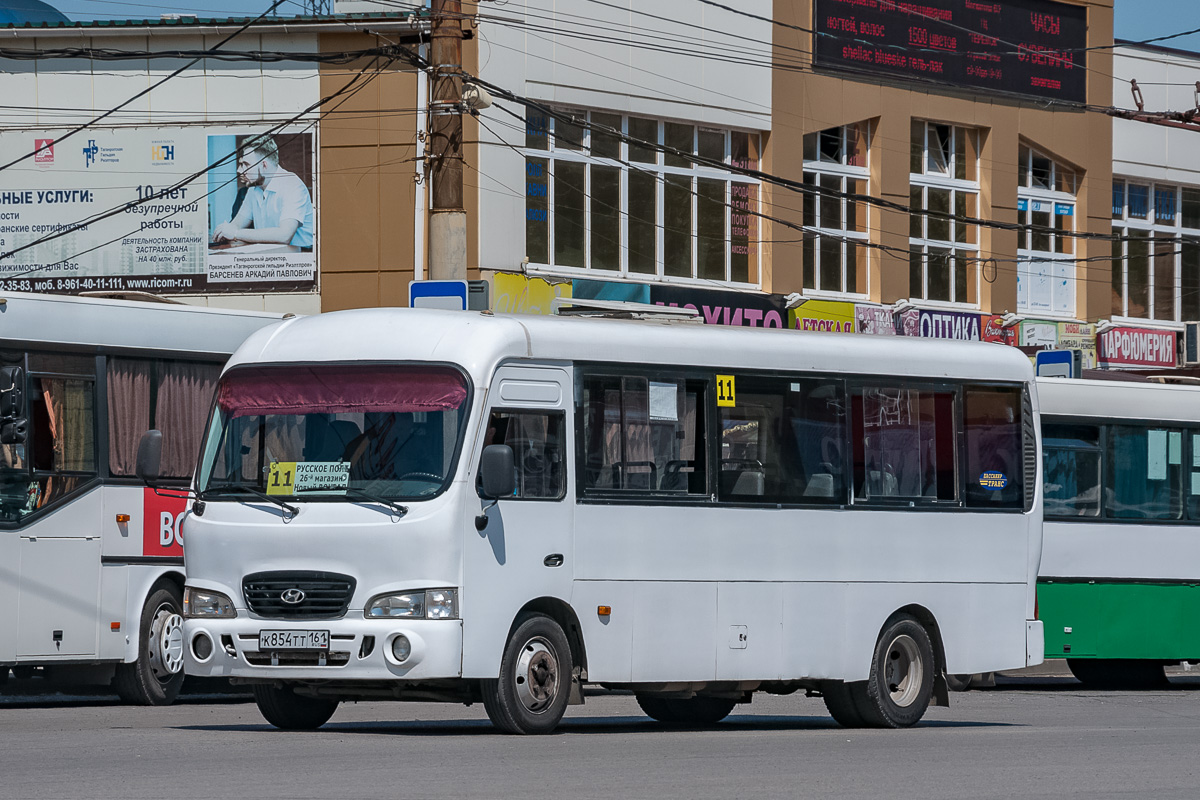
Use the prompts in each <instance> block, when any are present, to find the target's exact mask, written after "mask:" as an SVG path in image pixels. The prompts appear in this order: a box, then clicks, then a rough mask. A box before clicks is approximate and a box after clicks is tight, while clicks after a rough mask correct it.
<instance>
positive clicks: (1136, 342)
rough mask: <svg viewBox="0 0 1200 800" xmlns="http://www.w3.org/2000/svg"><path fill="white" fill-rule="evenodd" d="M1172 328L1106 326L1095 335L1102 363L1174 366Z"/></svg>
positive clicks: (1097, 352)
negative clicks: (1105, 328) (1106, 327)
mask: <svg viewBox="0 0 1200 800" xmlns="http://www.w3.org/2000/svg"><path fill="white" fill-rule="evenodd" d="M1177 338H1178V337H1177V335H1176V333H1175V331H1163V330H1155V329H1152V328H1110V329H1108V330H1106V331H1105V332H1104V333H1102V334H1100V335H1099V336H1097V337H1096V355H1097V356H1098V360H1099V362H1100V366H1102V367H1166V368H1170V367H1174V366H1175V358H1176V355H1175V353H1176V339H1177Z"/></svg>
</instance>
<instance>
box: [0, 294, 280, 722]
mask: <svg viewBox="0 0 1200 800" xmlns="http://www.w3.org/2000/svg"><path fill="white" fill-rule="evenodd" d="M281 318H282V315H281V314H265V313H252V312H245V311H216V310H209V309H205V308H193V307H190V306H184V305H178V304H167V303H151V302H132V301H120V300H104V299H98V298H83V297H55V296H50V295H37V294H21V293H16V292H4V293H0V608H3V609H4V613H2V614H0V683H3V682H4V681H5V680H6V679H7V678H8V676H9V673H10V670H11V672H12V673H14V674H15V675H17V676H18V677H25V676H33V675H35V674H40V675H43V676H45V677H47V678H51V679H53V680H54V681H55V683H57V684H59V685H70V684H76V683H105V684H107V683H110V682H111V684H112V686H113V687H114V688H115V689H116V690H117V693H118V694H119V695H120V696H121V697H122V698H123V699H124V700H126V701H128V702H133V703H141V704H155V705H158V704H164V703H169V702H171V701H172V700H173V699H174V698H175V696H176V694H177V693H178V692H179V687H180V684H181V683H182V681H183V671H182V667H183V638H182V621H181V618H180V616H179V612H180V610H181V607H182V602H183V550H182V546H181V540H180V536H179V526H178V521H179V519H180V517H181V516H182V515H183V513H184V511H185V509H186V506H187V503H186V499H185V495H181V493H180V491H178V490H186V489H187V486H188V484H189V482H190V480H191V477H192V470H193V469H194V468H195V463H196V457H197V452H198V451H199V449H200V438H201V434H202V433H203V430H204V424H205V421H206V419H207V416H208V412H209V408H210V406H211V403H212V395H213V389H214V387H215V385H216V381H217V377H218V376H219V375H220V373H221V367H222V365H223V364H224V363H225V360H226V359H227V358H228V357H229V354H230V353H232V352H233V350H234V348H236V347H237V346H238V345H239V344H240V343H241V342H242V340H243V339H245V338H246V336H247V335H249V334H250V333H251V332H252V331H254V330H256V329H258V328H261V327H262V326H263V325H267V324H271V323H275V322H278V321H279V320H280V319H281ZM151 427H157V428H158V429H160V430H162V431H163V432H164V436H165V449H164V451H163V459H162V477H163V485H164V486H165V487H176V489H177V491H175V492H170V491H165V490H164V491H163V492H162V494H161V495H160V494H159V493H157V492H155V491H153V490H151V489H147V488H146V487H145V486H144V485H143V484H142V482H141V481H139V480H138V479H137V477H136V476H135V475H134V466H135V459H136V455H137V448H138V441H139V439H140V438H141V436H142V434H144V433H145V432H146V430H147V429H149V428H151ZM172 494H173V495H174V496H171V495H172Z"/></svg>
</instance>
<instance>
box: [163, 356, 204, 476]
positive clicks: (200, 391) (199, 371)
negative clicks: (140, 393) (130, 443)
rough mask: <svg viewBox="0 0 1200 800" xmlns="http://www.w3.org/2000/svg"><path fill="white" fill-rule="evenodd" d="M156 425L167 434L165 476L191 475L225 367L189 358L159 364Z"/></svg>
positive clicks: (165, 435) (164, 453)
mask: <svg viewBox="0 0 1200 800" xmlns="http://www.w3.org/2000/svg"><path fill="white" fill-rule="evenodd" d="M156 366H157V370H156V373H157V375H156V377H157V380H158V386H157V394H156V397H155V407H154V425H155V427H157V428H158V430H160V431H162V434H163V451H162V476H163V477H164V478H190V477H192V472H193V471H194V470H195V469H196V458H197V456H198V455H199V454H200V437H202V436H203V435H204V424H205V422H207V420H208V413H209V409H210V408H211V407H212V398H213V390H214V388H215V387H216V384H217V378H218V377H219V376H220V374H221V367H220V366H218V365H216V364H201V363H195V362H188V361H160V362H159V363H158V364H157V365H156Z"/></svg>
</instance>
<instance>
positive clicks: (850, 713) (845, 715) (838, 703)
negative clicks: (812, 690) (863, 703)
mask: <svg viewBox="0 0 1200 800" xmlns="http://www.w3.org/2000/svg"><path fill="white" fill-rule="evenodd" d="M854 694H855V692H854V691H853V684H849V683H843V682H842V681H830V682H829V683H827V684H825V685H824V686H823V687H822V688H821V695H822V697H823V699H824V700H825V708H826V709H828V710H829V716H831V717H833V721H834V722H836V723H837V724H839V725H841V726H842V727H843V728H861V727H863V724H864V723H863V718H862V714H859V713H858V703H857V702H856V701H855V698H854Z"/></svg>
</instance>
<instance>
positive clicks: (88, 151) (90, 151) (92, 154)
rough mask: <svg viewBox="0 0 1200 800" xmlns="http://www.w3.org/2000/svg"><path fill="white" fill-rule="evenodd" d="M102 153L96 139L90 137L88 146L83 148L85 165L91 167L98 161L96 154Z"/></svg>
mask: <svg viewBox="0 0 1200 800" xmlns="http://www.w3.org/2000/svg"><path fill="white" fill-rule="evenodd" d="M99 154H100V148H99V147H98V146H97V145H96V140H95V139H88V143H87V147H85V148H83V165H84V166H85V167H88V168H89V169H90V168H91V166H92V164H95V163H96V156H97V155H99Z"/></svg>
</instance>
